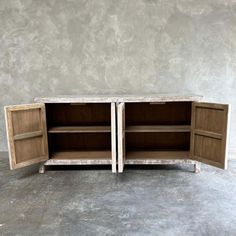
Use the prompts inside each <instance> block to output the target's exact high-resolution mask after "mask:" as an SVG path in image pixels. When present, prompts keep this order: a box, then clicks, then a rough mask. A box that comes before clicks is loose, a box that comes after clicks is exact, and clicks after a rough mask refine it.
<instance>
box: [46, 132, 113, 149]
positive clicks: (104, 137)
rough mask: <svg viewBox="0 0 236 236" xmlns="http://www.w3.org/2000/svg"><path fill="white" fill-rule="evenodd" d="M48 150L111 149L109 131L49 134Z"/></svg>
mask: <svg viewBox="0 0 236 236" xmlns="http://www.w3.org/2000/svg"><path fill="white" fill-rule="evenodd" d="M49 150H50V151H52V152H55V151H63V150H67V151H69V150H111V134H110V133H82V134H81V133H79V134H73V133H72V134H50V135H49Z"/></svg>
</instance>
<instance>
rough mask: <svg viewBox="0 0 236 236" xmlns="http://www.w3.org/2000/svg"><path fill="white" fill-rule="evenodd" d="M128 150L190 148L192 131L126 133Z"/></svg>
mask: <svg viewBox="0 0 236 236" xmlns="http://www.w3.org/2000/svg"><path fill="white" fill-rule="evenodd" d="M126 150H127V151H134V150H186V151H187V150H190V133H126Z"/></svg>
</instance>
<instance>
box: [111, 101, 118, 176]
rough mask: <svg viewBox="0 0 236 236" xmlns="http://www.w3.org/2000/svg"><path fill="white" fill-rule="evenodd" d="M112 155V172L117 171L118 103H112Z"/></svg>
mask: <svg viewBox="0 0 236 236" xmlns="http://www.w3.org/2000/svg"><path fill="white" fill-rule="evenodd" d="M111 150H112V151H111V157H112V173H116V155H117V151H116V103H114V102H112V103H111Z"/></svg>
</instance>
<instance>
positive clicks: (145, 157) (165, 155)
mask: <svg viewBox="0 0 236 236" xmlns="http://www.w3.org/2000/svg"><path fill="white" fill-rule="evenodd" d="M189 154H190V153H189V152H188V151H130V152H127V153H126V159H125V164H141V165H149V164H170V163H175V161H176V162H178V163H179V162H184V163H192V161H190V160H189Z"/></svg>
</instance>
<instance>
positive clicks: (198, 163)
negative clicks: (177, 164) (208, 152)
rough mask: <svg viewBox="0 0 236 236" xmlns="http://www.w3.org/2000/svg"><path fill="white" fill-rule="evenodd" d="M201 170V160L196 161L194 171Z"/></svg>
mask: <svg viewBox="0 0 236 236" xmlns="http://www.w3.org/2000/svg"><path fill="white" fill-rule="evenodd" d="M200 171H201V162H198V161H196V163H195V164H194V172H195V173H200Z"/></svg>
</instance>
